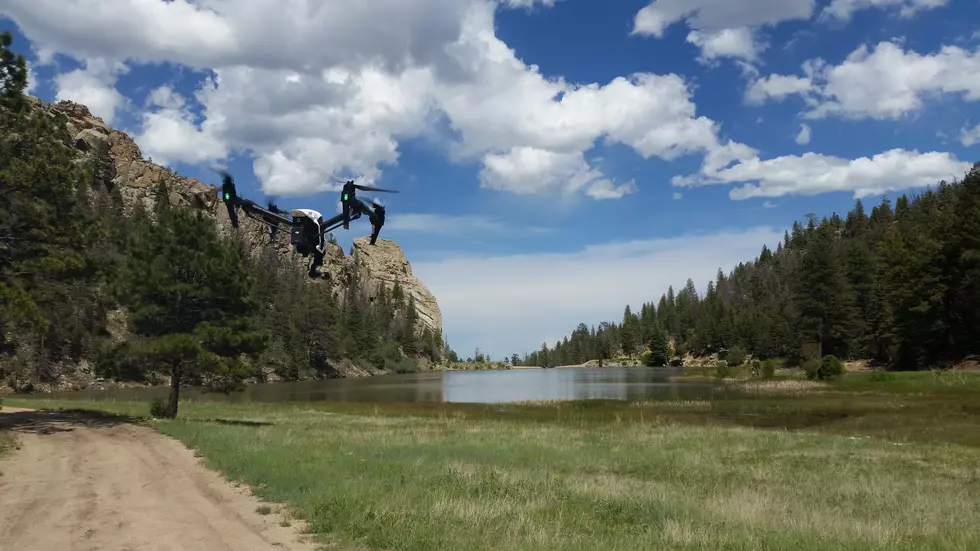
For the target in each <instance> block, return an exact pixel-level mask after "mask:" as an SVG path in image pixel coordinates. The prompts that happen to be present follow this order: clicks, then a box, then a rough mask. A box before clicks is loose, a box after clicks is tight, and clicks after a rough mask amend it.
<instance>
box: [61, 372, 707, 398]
mask: <svg viewBox="0 0 980 551" xmlns="http://www.w3.org/2000/svg"><path fill="white" fill-rule="evenodd" d="M680 372H681V370H678V369H664V368H650V367H629V368H620V367H608V368H601V369H597V368H576V367H565V368H556V369H513V370H506V371H503V370H501V371H437V372H427V373H410V374H404V375H381V376H377V377H364V378H352V379H327V380H322V379H321V380H308V381H298V382H285V383H267V384H256V385H250V386H248V387H247V388H246V389H245V391H244V392H242V393H235V394H231V395H229V396H227V397H226V396H224V395H221V394H202V393H201V392H200V391H198V390H196V389H190V388H188V389H186V390H185V389H182V390H181V398H182V399H183V398H191V399H206V400H215V401H231V402H248V401H255V402H319V401H346V402H457V403H460V402H463V403H502V402H521V401H526V400H585V399H605V400H626V401H639V400H702V399H707V398H708V395H709V392H710V388H711V387H712V386H714V385H715V384H716V383H713V382H711V381H704V380H670V377H671V376H672V375H677V374H679V373H680ZM168 392H169V389H168V388H166V387H158V388H152V389H131V390H110V391H84V392H72V393H55V394H53V395H52V397H65V398H79V399H117V400H125V399H136V400H148V399H151V398H153V397H155V396H161V397H165V396H166V395H167V393H168Z"/></svg>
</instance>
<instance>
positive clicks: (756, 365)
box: [752, 360, 762, 377]
mask: <svg viewBox="0 0 980 551" xmlns="http://www.w3.org/2000/svg"><path fill="white" fill-rule="evenodd" d="M761 375H762V362H760V361H759V360H752V376H753V377H759V376H761Z"/></svg>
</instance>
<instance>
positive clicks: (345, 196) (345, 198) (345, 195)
mask: <svg viewBox="0 0 980 551" xmlns="http://www.w3.org/2000/svg"><path fill="white" fill-rule="evenodd" d="M346 200H347V194H346V193H345V194H344V201H346Z"/></svg>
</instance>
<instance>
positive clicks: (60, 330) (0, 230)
mask: <svg viewBox="0 0 980 551" xmlns="http://www.w3.org/2000/svg"><path fill="white" fill-rule="evenodd" d="M10 44H11V40H10V36H9V34H4V35H3V36H2V37H0V64H2V65H0V75H2V77H0V81H2V83H3V86H4V88H3V91H2V94H0V95H2V98H0V303H2V304H3V307H2V308H0V361H2V362H3V365H0V378H2V379H5V380H6V382H7V383H8V384H9V385H10V386H13V387H14V388H18V389H25V388H30V387H32V386H33V385H34V384H35V383H38V382H46V381H51V380H53V379H55V378H56V377H57V376H58V374H59V366H61V365H63V364H66V363H72V362H77V361H79V360H81V359H90V358H92V357H93V356H94V355H95V353H96V351H97V346H96V342H97V334H98V332H99V329H100V328H101V320H102V319H104V312H105V309H106V308H107V306H108V304H107V302H106V300H105V297H104V296H102V294H100V293H99V292H98V288H97V287H98V285H99V283H100V282H101V281H102V280H104V278H105V276H106V267H105V266H104V264H103V263H102V261H101V260H102V259H101V257H102V256H103V255H104V254H105V251H106V248H105V246H104V245H105V242H106V240H107V239H108V234H109V233H108V229H107V228H106V226H105V224H103V223H102V220H101V219H99V218H98V217H97V216H96V212H95V210H94V206H93V204H92V202H90V201H89V198H90V196H91V195H96V196H97V197H98V196H99V195H104V192H99V191H96V190H92V189H91V183H92V179H93V171H92V167H91V163H90V162H88V160H86V159H84V158H83V159H81V161H82V162H78V161H77V160H76V157H75V153H74V150H73V148H72V146H71V139H70V136H68V133H67V131H66V130H65V127H64V123H63V121H58V120H54V119H52V118H51V117H49V116H47V115H46V114H45V113H42V112H40V111H38V110H31V109H28V108H27V107H28V104H27V102H26V99H25V98H24V97H23V79H22V76H23V75H21V73H20V71H21V69H20V66H21V65H22V62H23V58H22V57H19V56H15V55H13V54H12V52H11V51H10V50H9V46H10ZM90 193H91V195H90ZM4 360H6V361H4Z"/></svg>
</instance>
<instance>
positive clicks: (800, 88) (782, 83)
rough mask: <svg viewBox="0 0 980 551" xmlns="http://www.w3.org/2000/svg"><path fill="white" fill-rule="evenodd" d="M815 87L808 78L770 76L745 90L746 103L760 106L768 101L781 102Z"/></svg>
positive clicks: (756, 81)
mask: <svg viewBox="0 0 980 551" xmlns="http://www.w3.org/2000/svg"><path fill="white" fill-rule="evenodd" d="M812 87H813V82H812V81H811V80H810V79H809V78H806V77H796V76H791V75H768V76H766V77H763V78H761V79H757V80H755V81H753V82H752V84H750V85H749V86H748V88H746V90H745V102H746V103H748V104H750V105H759V104H762V103H764V102H765V101H766V100H768V99H772V100H775V101H781V100H783V99H785V98H786V97H788V96H791V95H793V94H802V93H804V92H807V91H809V90H810V89H811V88H812Z"/></svg>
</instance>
